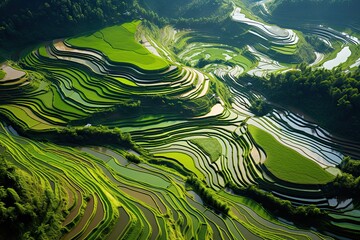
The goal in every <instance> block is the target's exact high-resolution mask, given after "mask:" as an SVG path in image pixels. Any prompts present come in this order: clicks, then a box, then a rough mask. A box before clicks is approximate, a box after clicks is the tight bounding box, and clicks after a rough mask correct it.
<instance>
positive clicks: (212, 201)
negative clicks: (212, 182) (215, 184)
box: [186, 176, 230, 214]
mask: <svg viewBox="0 0 360 240" xmlns="http://www.w3.org/2000/svg"><path fill="white" fill-rule="evenodd" d="M186 184H188V185H190V186H191V187H192V188H193V189H194V191H195V192H196V193H197V194H199V196H200V197H201V199H202V200H203V201H204V203H205V204H207V205H209V206H211V207H212V208H214V209H215V210H218V211H219V212H221V213H224V214H228V213H229V211H230V207H229V205H228V204H226V203H225V202H224V201H222V200H221V199H219V198H218V197H217V196H216V194H215V192H214V191H213V190H210V189H209V188H207V187H206V186H205V185H204V184H203V183H202V182H201V181H200V180H199V179H198V178H196V177H194V176H190V177H187V178H186Z"/></svg>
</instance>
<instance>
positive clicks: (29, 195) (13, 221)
mask: <svg viewBox="0 0 360 240" xmlns="http://www.w3.org/2000/svg"><path fill="white" fill-rule="evenodd" d="M1 148H2V147H1ZM5 156H6V153H3V154H2V156H1V158H0V239H57V238H58V237H59V236H61V228H62V227H61V220H62V218H63V217H62V214H61V211H59V209H58V207H59V199H56V197H55V196H54V195H53V193H52V191H51V190H49V189H44V188H43V187H42V186H41V184H40V183H39V182H38V181H37V180H36V179H35V178H34V177H32V176H30V175H28V174H26V173H25V172H23V171H21V170H20V169H16V168H15V167H14V166H10V165H8V164H7V161H6V157H5Z"/></svg>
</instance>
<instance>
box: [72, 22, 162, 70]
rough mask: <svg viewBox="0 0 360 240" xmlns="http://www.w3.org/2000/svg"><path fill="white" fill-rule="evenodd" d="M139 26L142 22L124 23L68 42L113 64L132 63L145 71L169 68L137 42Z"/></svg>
mask: <svg viewBox="0 0 360 240" xmlns="http://www.w3.org/2000/svg"><path fill="white" fill-rule="evenodd" d="M139 24H140V21H134V22H130V23H124V24H122V25H118V26H112V27H108V28H105V29H102V30H100V31H98V32H95V33H94V34H91V35H87V36H82V37H76V38H69V39H67V40H66V42H67V43H69V44H70V45H72V46H74V47H79V48H88V49H93V50H97V51H100V52H102V53H104V54H105V55H106V56H107V57H108V58H109V59H110V60H111V61H113V62H120V63H130V64H133V65H136V66H138V67H140V68H142V69H144V70H158V69H164V68H167V67H168V66H169V64H168V62H166V61H165V60H163V59H162V58H160V57H157V56H155V55H153V54H151V53H150V52H149V51H148V50H147V49H146V48H145V47H143V46H142V45H141V44H140V43H138V42H137V41H136V40H135V32H136V29H137V26H138V25H139Z"/></svg>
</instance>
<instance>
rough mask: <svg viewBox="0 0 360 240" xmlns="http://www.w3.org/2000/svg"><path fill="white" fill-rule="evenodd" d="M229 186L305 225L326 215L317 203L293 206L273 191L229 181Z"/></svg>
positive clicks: (270, 209) (283, 215)
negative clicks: (240, 185) (241, 185)
mask: <svg viewBox="0 0 360 240" xmlns="http://www.w3.org/2000/svg"><path fill="white" fill-rule="evenodd" d="M227 187H228V188H229V189H231V190H232V191H233V192H234V193H235V194H239V195H244V196H247V197H250V198H252V199H254V200H255V201H257V202H259V203H261V204H262V205H263V206H264V207H265V208H266V209H268V210H269V211H271V212H272V213H274V214H275V215H277V216H281V217H284V218H286V219H288V220H290V221H295V222H297V223H299V224H303V225H307V224H308V225H312V224H313V223H314V222H316V221H319V220H320V219H321V218H323V217H325V216H326V212H325V211H323V210H321V209H319V208H317V207H316V206H315V205H306V206H305V205H304V206H293V205H292V204H291V202H290V201H288V200H283V199H281V198H278V197H276V196H274V195H273V194H272V193H269V192H266V191H264V190H261V189H259V188H258V187H257V186H254V185H251V186H248V187H238V186H237V185H235V184H233V183H228V184H227Z"/></svg>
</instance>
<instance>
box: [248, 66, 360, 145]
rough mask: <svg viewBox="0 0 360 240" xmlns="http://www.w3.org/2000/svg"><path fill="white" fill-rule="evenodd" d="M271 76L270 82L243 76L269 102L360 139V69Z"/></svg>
mask: <svg viewBox="0 0 360 240" xmlns="http://www.w3.org/2000/svg"><path fill="white" fill-rule="evenodd" d="M298 68H299V69H300V70H294V71H288V72H286V73H285V74H277V75H275V74H271V75H270V79H265V78H259V77H255V76H252V77H251V76H244V77H242V79H243V80H244V82H248V81H249V80H250V81H251V82H252V86H253V87H255V88H256V89H257V90H260V91H261V92H263V93H264V94H265V95H266V96H267V97H268V98H269V99H271V100H273V101H275V102H280V103H282V104H285V105H292V106H295V107H297V108H300V109H302V110H303V111H304V112H306V113H307V114H309V115H311V116H312V117H313V118H315V119H316V120H317V121H318V122H319V124H320V125H322V126H323V127H325V128H328V129H330V130H332V131H334V132H336V133H339V134H346V135H347V137H352V138H354V139H360V68H357V69H356V70H355V71H352V72H344V71H342V70H341V69H340V68H337V69H336V70H325V69H316V70H312V69H311V68H310V67H306V65H305V64H300V65H299V66H298Z"/></svg>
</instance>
